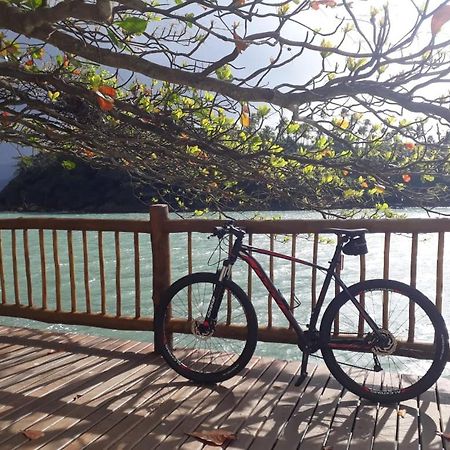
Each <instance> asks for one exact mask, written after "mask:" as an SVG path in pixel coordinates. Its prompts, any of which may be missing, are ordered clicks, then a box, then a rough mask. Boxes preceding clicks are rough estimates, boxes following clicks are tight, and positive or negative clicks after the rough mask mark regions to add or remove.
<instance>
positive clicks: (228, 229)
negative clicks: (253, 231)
mask: <svg viewBox="0 0 450 450" xmlns="http://www.w3.org/2000/svg"><path fill="white" fill-rule="evenodd" d="M233 224H234V222H233V221H230V222H228V223H226V224H225V225H224V226H223V227H215V228H214V231H213V234H212V236H216V237H218V238H219V239H222V238H223V237H225V236H226V235H227V234H232V235H233V236H235V237H237V238H238V239H242V238H243V237H244V236H245V231H244V230H242V229H241V228H238V227H235V226H234V225H233Z"/></svg>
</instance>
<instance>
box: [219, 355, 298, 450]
mask: <svg viewBox="0 0 450 450" xmlns="http://www.w3.org/2000/svg"><path fill="white" fill-rule="evenodd" d="M298 368H299V364H298V361H294V362H291V363H289V364H287V365H286V366H285V367H283V368H282V370H281V372H280V373H279V374H278V375H277V376H276V378H275V379H274V380H273V382H272V383H271V385H270V386H269V388H268V389H267V390H266V391H265V392H261V393H260V395H259V397H260V400H259V401H258V402H257V404H256V406H255V407H254V409H253V411H251V412H250V413H249V414H246V415H244V416H243V420H241V424H240V425H239V427H238V428H237V427H236V426H235V432H236V434H237V436H238V439H237V440H236V441H234V442H231V443H230V445H228V447H227V449H228V450H238V449H242V448H248V447H249V446H250V444H251V443H252V442H253V440H254V439H255V437H256V436H257V435H258V433H259V432H260V431H261V432H262V433H263V431H262V430H263V428H264V426H265V425H266V426H267V419H268V418H269V417H270V416H271V415H272V414H274V412H275V410H276V409H277V407H278V404H279V402H280V401H281V398H282V397H283V395H284V394H285V393H286V391H287V389H288V388H289V386H291V384H294V383H295V381H296V378H297V377H296V372H297V369H298ZM296 389H297V394H298V391H299V390H300V391H301V389H302V388H301V387H296ZM227 420H228V421H230V420H233V421H234V422H236V418H235V417H231V418H230V417H228V419H227ZM261 448H269V447H268V446H267V445H265V446H264V447H261Z"/></svg>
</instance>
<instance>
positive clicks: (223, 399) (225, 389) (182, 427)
mask: <svg viewBox="0 0 450 450" xmlns="http://www.w3.org/2000/svg"><path fill="white" fill-rule="evenodd" d="M267 368H268V363H267V360H261V359H258V358H254V359H253V360H252V361H251V363H250V371H249V372H247V373H246V372H245V371H244V372H243V373H241V374H238V375H237V376H235V377H233V378H231V379H230V380H227V381H225V382H223V383H221V384H220V385H218V387H217V389H215V390H213V391H212V392H210V395H208V396H206V398H205V399H204V401H200V402H199V403H198V404H197V405H195V409H193V410H192V411H191V413H190V414H189V415H187V416H186V415H185V416H181V415H178V414H177V413H176V412H175V417H174V418H173V419H172V420H174V421H176V422H179V426H178V428H177V429H176V430H174V431H173V432H172V433H171V434H170V435H168V436H162V437H161V441H162V442H161V444H160V447H158V448H159V449H160V450H171V449H174V448H178V447H182V448H183V449H186V450H187V449H190V448H192V447H194V448H198V444H199V441H198V440H195V439H193V438H190V437H189V436H187V435H186V432H192V431H194V430H196V429H212V428H213V427H214V426H215V423H217V421H220V419H221V418H223V417H224V416H225V415H226V414H227V413H229V412H230V411H231V410H232V409H234V408H238V407H239V405H240V402H241V399H242V397H243V396H244V395H245V393H246V392H247V391H248V390H250V389H252V387H253V385H254V384H255V383H256V381H257V380H258V379H259V378H260V376H261V375H262V374H263V373H264V371H265V370H266V369H267ZM145 435H147V433H145ZM147 439H148V438H147ZM145 442H146V441H145V440H141V442H140V446H141V448H142V447H143V446H144V444H145ZM122 448H123V447H122ZM147 448H148V447H147Z"/></svg>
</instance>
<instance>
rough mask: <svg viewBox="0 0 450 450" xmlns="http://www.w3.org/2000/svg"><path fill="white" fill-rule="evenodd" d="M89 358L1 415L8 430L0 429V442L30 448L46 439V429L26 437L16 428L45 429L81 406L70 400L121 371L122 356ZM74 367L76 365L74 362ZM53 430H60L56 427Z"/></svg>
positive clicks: (123, 345)
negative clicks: (84, 364) (81, 366)
mask: <svg viewBox="0 0 450 450" xmlns="http://www.w3.org/2000/svg"><path fill="white" fill-rule="evenodd" d="M138 345H139V344H138V343H136V342H121V343H120V345H119V346H118V347H117V348H116V349H115V352H117V351H118V350H119V349H121V350H122V351H124V352H125V351H128V350H130V349H132V348H133V347H136V346H138ZM119 353H120V352H119ZM92 359H93V361H92V363H93V364H89V365H88V366H87V367H86V368H85V369H82V370H79V371H78V372H76V373H71V374H68V375H64V376H63V377H60V378H59V379H56V380H55V381H54V382H53V383H50V384H48V385H46V386H44V387H42V388H40V389H38V390H37V391H34V392H33V396H32V397H30V399H31V401H28V402H27V403H26V404H21V405H20V407H16V408H15V409H14V410H13V411H11V413H10V414H8V415H7V416H3V417H2V418H1V419H0V429H5V428H8V433H5V432H2V433H0V442H1V443H5V442H7V446H8V448H12V447H13V446H16V445H19V444H22V446H23V448H32V449H34V448H36V447H37V446H38V444H39V445H40V444H43V443H45V442H47V441H48V438H49V436H50V433H45V435H44V436H42V438H41V439H40V440H35V441H29V440H28V439H27V438H26V437H25V436H24V435H22V434H21V433H20V431H21V430H24V429H28V428H30V427H33V428H35V427H36V428H39V429H41V430H42V431H45V430H46V429H47V427H48V426H51V424H56V423H57V422H58V421H60V420H62V419H63V418H64V417H66V416H67V417H69V418H70V417H73V416H76V415H77V414H78V413H79V412H80V409H82V408H77V405H76V404H75V403H74V402H76V401H77V400H78V399H80V398H82V397H83V396H85V399H87V398H89V395H92V394H90V393H91V392H92V391H95V390H96V389H99V390H100V391H101V392H103V390H102V389H103V387H105V386H110V385H111V383H112V382H110V380H116V379H117V376H118V375H119V374H121V373H123V370H124V367H123V360H121V359H120V358H107V357H95V356H94V357H93V358H92ZM74 368H75V369H76V366H74ZM41 397H42V398H41ZM23 400H24V399H23V398H22V401H23ZM43 401H44V402H45V405H46V408H44V409H42V408H40V407H39V405H40V404H42V402H43ZM34 409H36V411H34ZM61 410H64V413H63V414H59V412H60V411H61ZM30 411H32V413H30ZM55 413H56V414H55ZM56 430H59V431H61V430H60V429H59V428H56Z"/></svg>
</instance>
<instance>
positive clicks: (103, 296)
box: [97, 231, 106, 314]
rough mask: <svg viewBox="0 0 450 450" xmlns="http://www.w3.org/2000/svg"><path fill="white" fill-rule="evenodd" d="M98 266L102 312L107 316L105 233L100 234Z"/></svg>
mask: <svg viewBox="0 0 450 450" xmlns="http://www.w3.org/2000/svg"><path fill="white" fill-rule="evenodd" d="M97 237H98V264H99V272H100V273H99V277H100V303H101V307H100V311H101V313H102V314H106V281H105V258H104V256H103V233H102V232H101V231H99V232H98V235H97Z"/></svg>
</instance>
